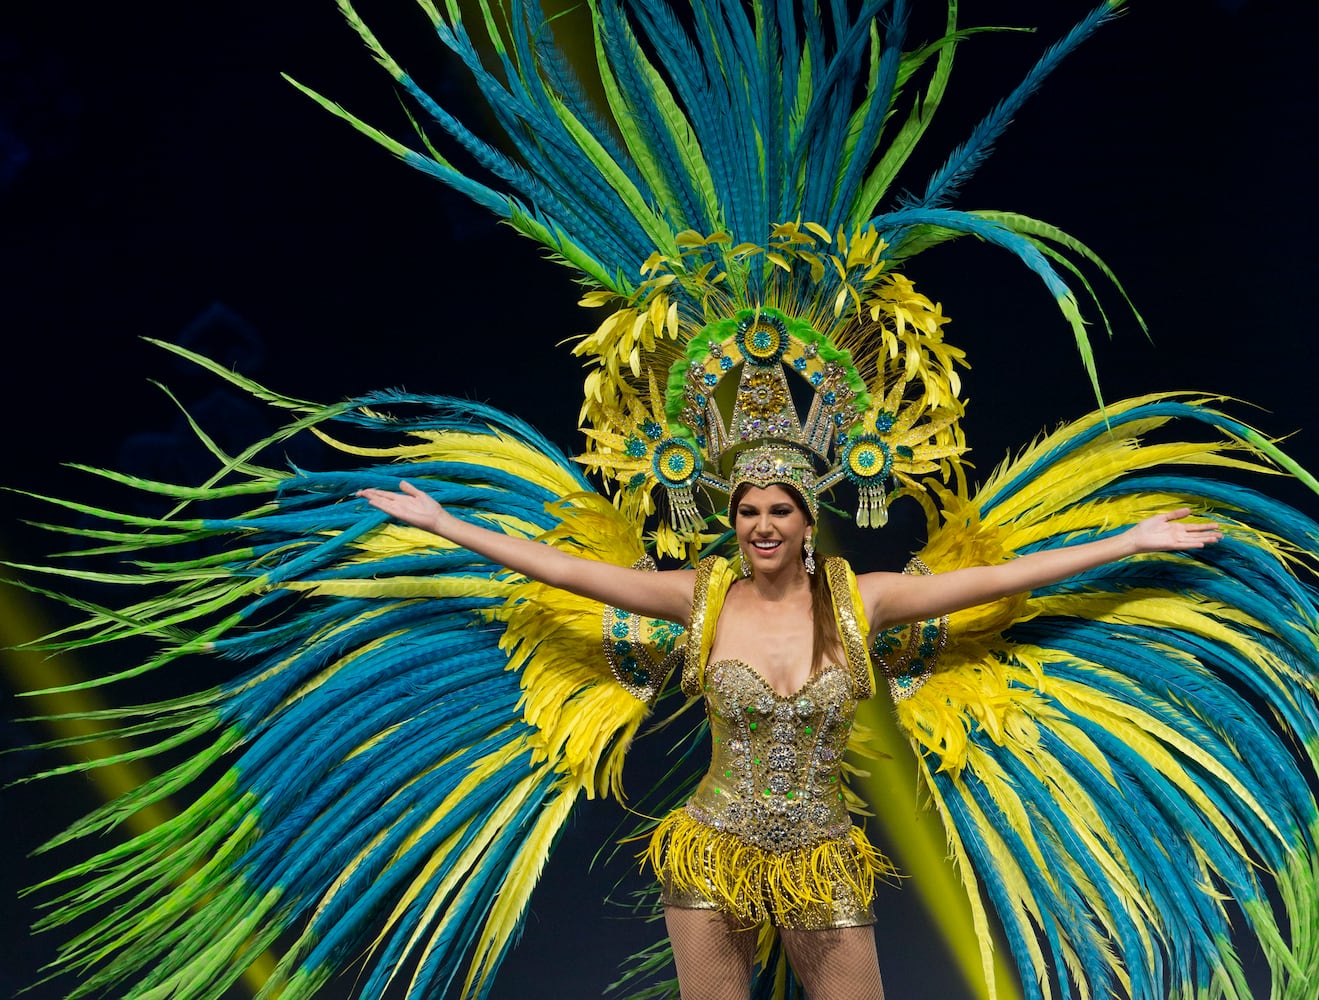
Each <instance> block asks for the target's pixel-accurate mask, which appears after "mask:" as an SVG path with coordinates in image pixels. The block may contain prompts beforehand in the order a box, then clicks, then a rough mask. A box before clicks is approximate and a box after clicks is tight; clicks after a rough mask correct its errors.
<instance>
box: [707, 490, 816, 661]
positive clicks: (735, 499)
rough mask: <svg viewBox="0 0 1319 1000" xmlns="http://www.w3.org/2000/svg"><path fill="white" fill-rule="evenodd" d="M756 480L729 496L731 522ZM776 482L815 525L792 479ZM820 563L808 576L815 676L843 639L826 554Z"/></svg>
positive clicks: (813, 524)
mask: <svg viewBox="0 0 1319 1000" xmlns="http://www.w3.org/2000/svg"><path fill="white" fill-rule="evenodd" d="M754 485H755V483H747V482H743V483H738V484H737V487H736V488H735V489H734V490H733V495H732V496H731V497H729V498H728V523H729V524H732V525H736V524H737V505H738V504H739V503H741V502H742V497H743V496H745V495H746V491H747V490H749V489H750V488H751V487H752V486H754ZM774 485H775V486H782V487H783V488H784V489H785V490H786V491H787V492H788V494H789V495H790V496H791V497H792V502H793V503H794V504H796V505H797V509H798V510H800V511H801V512H802V514H803V515H804V516H805V517H806V523H807V524H809V525H810V526H811V527H812V528H814V527H815V522H814V521H812V520H811V512H810V509H809V508H808V507H807V506H806V501H804V500H803V499H802V496H801V494H800V493H799V492H797V490H796V489H795V488H794V487H793V486H792V484H791V483H775V484H774ZM816 562H817V563H819V564H820V567H819V569H817V570H816V571H815V572H814V573H812V574H810V575H809V576H808V577H807V579H808V580H810V582H811V675H812V676H814V675H815V674H818V673H819V672H820V668H821V666H822V665H823V663H824V654H825V653H826V652H827V651H828V650H830V649H834V648H836V647H837V646H838V645H839V644H840V642H839V638H838V623H837V622H836V621H835V620H834V606H833V601H832V600H830V597H829V584H828V581H827V580H826V579H825V573H824V566H823V563H824V559H823V557H821V558H818V559H817V560H816Z"/></svg>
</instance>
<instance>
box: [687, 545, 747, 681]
mask: <svg viewBox="0 0 1319 1000" xmlns="http://www.w3.org/2000/svg"><path fill="white" fill-rule="evenodd" d="M733 580H734V574H733V569H732V567H731V566H730V565H729V564H728V560H727V559H724V558H723V557H722V556H706V557H705V558H704V559H702V560H701V561H700V562H699V563H698V564H697V565H696V592H695V593H694V594H693V595H692V617H691V622H690V623H689V625H688V627H687V648H686V651H685V653H684V654H683V662H682V693H683V694H685V695H686V696H687V697H688V698H699V697H700V696H701V689H702V687H703V686H704V683H705V681H704V678H705V661H706V658H707V657H708V656H709V655H710V646H711V645H712V644H713V643H714V626H715V622H717V621H718V620H719V612H720V610H722V608H723V606H724V595H726V594H727V593H728V588H729V587H730V586H732V584H733Z"/></svg>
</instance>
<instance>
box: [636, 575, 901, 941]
mask: <svg viewBox="0 0 1319 1000" xmlns="http://www.w3.org/2000/svg"><path fill="white" fill-rule="evenodd" d="M840 562H841V561H840ZM832 582H833V581H831V583H832ZM719 584H720V581H719V579H718V577H716V580H715V582H714V583H713V584H709V583H708V581H707V580H706V579H705V578H701V579H699V581H698V600H697V605H696V607H695V608H694V614H693V629H692V631H693V632H695V631H696V630H697V629H698V628H701V629H704V628H705V627H706V625H707V620H706V616H705V615H704V614H702V613H701V612H705V611H706V610H707V602H706V601H705V600H703V598H705V596H706V594H705V589H704V587H705V586H709V587H710V588H711V598H710V601H709V605H710V609H709V610H710V612H711V613H710V616H709V617H710V618H714V617H717V613H718V611H717V609H718V603H719V602H721V601H722V595H723V593H724V592H725V591H726V587H727V583H726V582H724V583H723V586H724V590H718V589H717V588H718V586H719ZM694 638H696V637H694ZM845 638H846V637H845ZM844 645H845V648H849V651H850V650H851V649H855V648H856V644H849V643H847V642H846V641H845V643H844ZM698 648H699V647H698ZM705 648H706V649H708V645H706V647H705ZM861 648H862V649H864V646H863V645H862V647H861ZM850 666H852V665H849V667H843V666H829V667H826V668H825V669H823V670H821V671H820V672H818V673H816V674H815V675H813V676H812V677H811V678H810V679H809V680H808V681H807V682H806V683H805V684H804V685H803V686H802V687H801V689H800V690H799V691H797V692H796V693H795V694H793V695H791V696H786V697H785V696H783V695H780V694H778V693H777V692H775V691H774V690H773V689H772V688H771V687H770V686H769V684H768V683H767V682H766V681H765V679H764V678H763V677H762V676H761V675H760V674H759V673H758V672H757V671H756V670H754V669H753V668H752V667H751V666H749V665H748V664H746V663H743V662H741V661H740V660H720V661H717V662H715V663H711V664H709V665H708V666H706V667H703V668H701V670H700V671H699V676H700V677H701V692H700V693H701V694H702V695H703V696H704V699H705V704H706V713H707V716H708V718H709V723H710V735H711V761H710V769H709V771H708V772H707V773H706V775H705V776H704V777H703V778H702V779H701V782H700V784H699V785H698V787H697V789H696V791H695V793H694V794H693V795H692V797H691V799H690V800H689V801H688V803H687V805H686V806H685V807H683V808H681V809H677V810H675V811H674V812H672V813H670V814H669V815H668V816H667V817H666V818H665V819H664V820H663V821H662V822H661V823H660V825H659V826H658V827H657V829H656V831H655V833H654V835H653V837H652V840H651V846H650V852H649V853H650V858H651V861H652V863H653V864H654V866H655V869H656V872H657V874H658V875H659V877H660V880H661V882H662V884H663V896H662V898H663V901H664V903H665V905H669V906H682V907H690V908H697V909H718V910H723V911H725V912H728V913H731V914H733V915H734V916H736V917H737V918H738V919H739V921H741V922H742V923H745V924H748V925H750V924H756V923H761V922H763V921H767V920H768V921H770V922H772V923H775V924H777V925H779V926H786V927H793V928H810V929H819V928H824V927H851V926H858V925H862V924H869V923H873V922H874V916H873V914H872V912H871V907H870V902H871V899H872V897H873V895H874V881H875V876H876V875H887V874H890V873H891V872H892V868H891V866H890V865H889V863H888V862H887V860H886V859H885V858H884V857H883V856H882V855H880V854H879V853H878V852H877V851H875V849H874V848H873V847H871V845H870V843H869V842H868V841H867V840H866V838H865V835H864V834H863V833H862V832H861V831H860V830H859V829H858V828H857V827H855V826H854V825H853V824H852V822H851V819H850V817H849V814H848V811H847V807H846V804H845V801H844V797H843V789H842V761H843V754H844V752H845V750H846V749H847V743H848V739H849V737H850V735H851V729H852V717H853V715H854V714H855V711H856V704H857V690H856V689H857V684H856V682H855V672H854V671H853V670H852V669H850ZM685 673H686V676H685V678H684V686H685V687H686V686H689V684H690V681H691V679H692V677H693V672H685Z"/></svg>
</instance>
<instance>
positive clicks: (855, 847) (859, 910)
mask: <svg viewBox="0 0 1319 1000" xmlns="http://www.w3.org/2000/svg"><path fill="white" fill-rule="evenodd" d="M646 857H647V859H648V860H649V862H650V865H651V867H652V868H654V870H655V874H656V875H657V876H658V877H659V880H660V883H661V884H662V885H664V886H665V887H666V889H667V890H668V893H671V894H672V895H674V896H683V895H688V894H692V895H695V896H696V897H699V898H701V899H704V900H708V901H709V902H710V903H712V904H713V905H714V908H717V909H718V910H720V911H721V912H724V913H728V914H730V915H731V916H733V917H735V918H736V919H737V921H738V922H739V923H741V924H743V925H745V926H753V925H757V924H762V923H766V922H768V923H772V924H774V925H775V926H776V927H789V928H793V929H809V930H814V929H818V928H820V927H822V926H840V927H841V926H851V925H860V924H866V923H871V922H872V919H873V918H871V917H870V915H869V914H870V902H871V900H873V899H874V896H875V879H876V878H883V879H887V880H890V881H893V880H896V879H897V878H898V870H897V869H896V868H895V867H894V866H893V863H892V862H891V861H889V859H888V858H886V857H885V856H884V855H883V854H882V853H880V852H879V851H877V850H876V849H875V848H874V846H873V845H872V844H871V843H870V841H869V840H867V839H866V835H865V833H864V832H862V830H861V828H860V827H856V826H853V827H852V828H851V829H850V830H849V831H848V836H846V837H844V838H841V839H838V840H827V841H824V842H823V843H820V844H817V845H815V846H814V847H798V848H793V849H790V850H786V851H771V850H766V849H765V848H762V847H757V846H756V845H755V844H749V843H747V842H746V841H745V840H743V839H742V838H741V837H739V836H737V835H736V834H734V833H729V832H728V831H725V830H716V829H715V828H714V827H711V826H706V825H705V824H704V823H701V822H699V821H697V820H696V819H693V818H692V816H691V815H690V814H689V813H688V812H687V810H685V809H675V810H674V811H673V812H671V813H669V815H668V816H666V817H665V818H664V819H663V820H661V821H660V823H659V825H658V826H657V827H656V828H655V831H654V833H652V834H651V838H650V847H649V849H648V850H647V851H646ZM849 915H851V916H849Z"/></svg>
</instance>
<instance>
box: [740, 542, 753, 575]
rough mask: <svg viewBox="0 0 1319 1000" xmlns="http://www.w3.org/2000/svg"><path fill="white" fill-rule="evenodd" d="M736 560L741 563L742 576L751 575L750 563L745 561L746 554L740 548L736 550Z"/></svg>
mask: <svg viewBox="0 0 1319 1000" xmlns="http://www.w3.org/2000/svg"><path fill="white" fill-rule="evenodd" d="M737 560H738V562H740V563H741V564H742V575H743V576H744V577H747V576H750V575H751V565H750V564H749V563H748V562H747V554H746V553H745V552H743V551H742V550H741V549H738V550H737Z"/></svg>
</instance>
